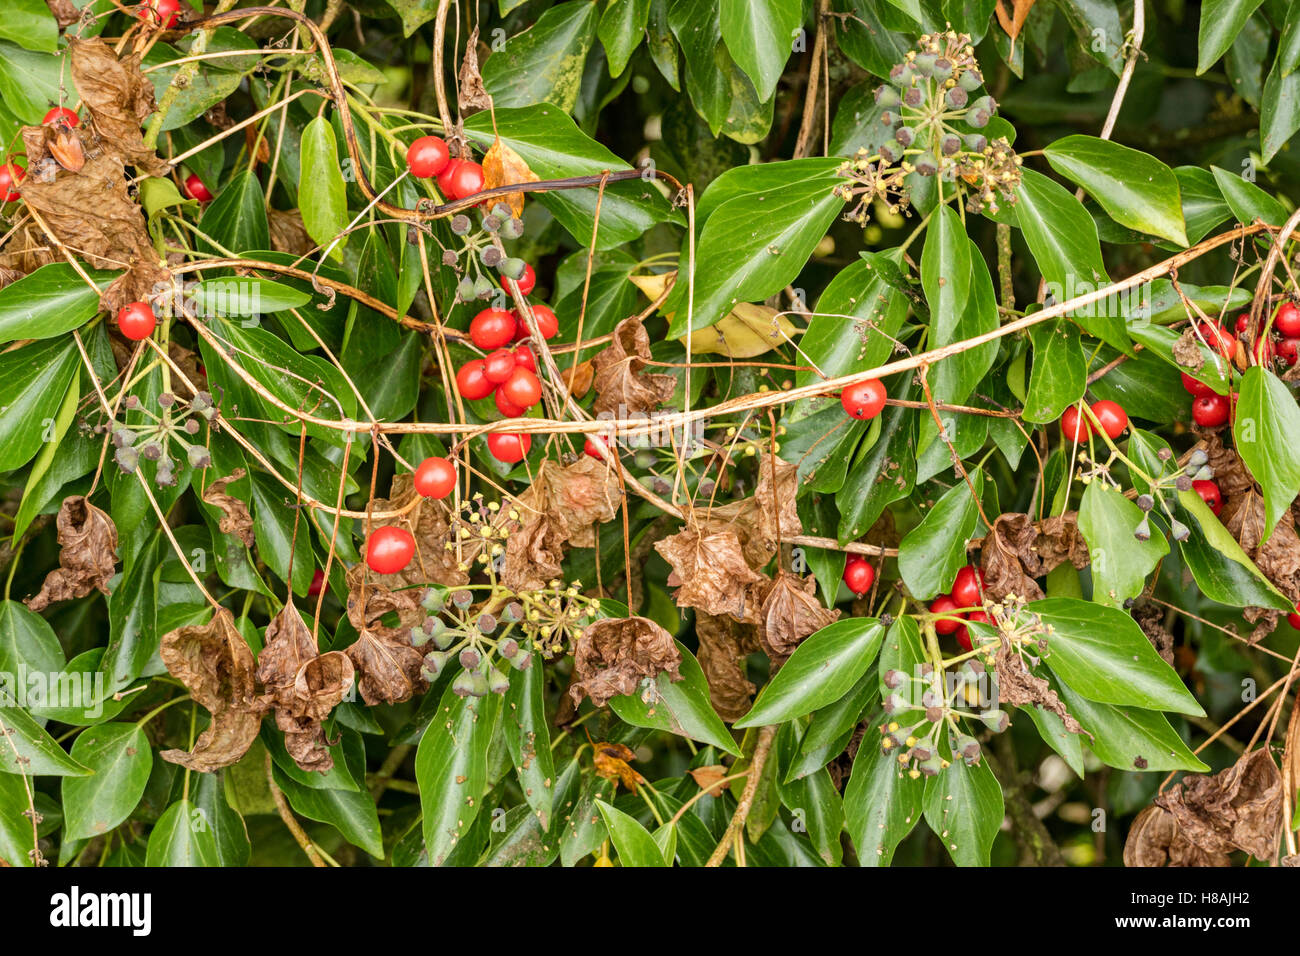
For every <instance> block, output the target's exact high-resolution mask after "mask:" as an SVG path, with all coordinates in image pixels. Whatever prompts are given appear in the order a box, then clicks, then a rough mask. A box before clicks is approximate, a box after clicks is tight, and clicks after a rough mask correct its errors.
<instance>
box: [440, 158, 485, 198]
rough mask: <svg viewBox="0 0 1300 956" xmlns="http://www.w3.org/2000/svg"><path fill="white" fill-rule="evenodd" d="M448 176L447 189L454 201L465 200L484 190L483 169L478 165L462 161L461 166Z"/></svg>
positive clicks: (451, 171)
mask: <svg viewBox="0 0 1300 956" xmlns="http://www.w3.org/2000/svg"><path fill="white" fill-rule="evenodd" d="M446 175H447V189H448V191H449V192H450V194H451V198H452V199H464V198H465V197H467V196H472V195H474V194H475V193H477V192H481V191H482V190H483V167H482V166H480V165H479V164H478V163H475V162H471V161H470V160H462V161H461V164H460V165H459V166H457V167H456V168H455V169H454V170H450V171H449V172H447V173H446ZM440 181H441V180H440Z"/></svg>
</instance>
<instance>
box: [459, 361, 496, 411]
mask: <svg viewBox="0 0 1300 956" xmlns="http://www.w3.org/2000/svg"><path fill="white" fill-rule="evenodd" d="M492 388H493V385H492V383H491V382H490V381H488V377H487V375H486V374H485V373H484V371H483V360H482V359H471V360H470V361H468V362H466V363H465V364H464V365H462V366H461V367H460V371H459V372H457V373H456V391H458V392H460V394H461V396H462V397H463V398H468V399H469V400H470V401H471V402H474V401H478V400H479V399H480V398H487V397H488V396H489V395H491V394H492Z"/></svg>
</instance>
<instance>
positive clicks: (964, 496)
mask: <svg viewBox="0 0 1300 956" xmlns="http://www.w3.org/2000/svg"><path fill="white" fill-rule="evenodd" d="M971 481H972V482H973V483H974V485H975V491H976V492H977V493H979V494H983V491H984V478H983V476H982V475H981V474H980V472H979V471H978V470H976V471H973V472H972V473H971ZM978 519H979V509H978V504H977V502H976V501H975V499H974V498H973V497H972V496H971V489H970V486H969V485H967V484H966V482H965V481H964V480H961V481H958V482H957V483H956V484H954V485H953V486H952V487H951V488H949V489H948V490H947V491H946V492H944V495H943V497H942V498H940V499H939V500H938V501H937V502H935V504H934V507H933V508H931V509H930V511H929V513H928V514H927V515H926V516H925V517H924V518H922V519H921V523H920V524H918V525H917V526H916V527H915V528H913V529H912V530H911V531H909V532H908V533H907V534H906V535H905V536H904V538H903V540H902V541H901V542H899V545H898V573H899V574H900V575H902V577H903V583H904V584H906V585H907V589H908V591H910V592H911V593H912V596H913V597H915V598H916V599H917V600H919V601H928V600H930V598H932V597H934V596H935V595H936V594H943V593H946V592H947V590H948V588H950V587H952V581H953V578H954V577H956V575H957V569H958V568H960V567H961V566H962V565H964V564H965V563H966V542H967V541H969V540H970V537H971V535H972V534H974V532H975V523H976V521H977V520H978Z"/></svg>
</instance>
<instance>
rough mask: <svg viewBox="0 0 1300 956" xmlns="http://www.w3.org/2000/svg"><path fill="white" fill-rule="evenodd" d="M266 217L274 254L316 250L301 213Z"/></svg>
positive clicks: (272, 213)
mask: <svg viewBox="0 0 1300 956" xmlns="http://www.w3.org/2000/svg"><path fill="white" fill-rule="evenodd" d="M249 129H252V127H251V126H250V127H249ZM266 215H267V222H268V223H270V226H271V248H272V249H274V250H275V251H276V252H287V253H290V254H291V255H295V256H305V255H308V254H309V253H310V252H311V251H312V250H313V249H315V248H316V243H315V242H313V241H312V238H311V236H309V235H307V227H306V226H304V225H303V224H302V213H301V212H299V211H298V210H297V209H290V210H288V211H285V210H283V209H268V210H267V211H266Z"/></svg>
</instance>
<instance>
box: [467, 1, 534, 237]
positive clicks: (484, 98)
mask: <svg viewBox="0 0 1300 956" xmlns="http://www.w3.org/2000/svg"><path fill="white" fill-rule="evenodd" d="M456 103H457V105H458V106H459V107H460V115H461V116H462V117H464V116H468V115H469V114H470V113H477V112H478V111H479V110H485V109H488V108H490V107H491V106H492V97H491V96H489V95H488V92H487V90H486V89H484V88H483V76H482V74H481V73H479V66H478V26H477V24H476V25H475V26H474V29H473V30H471V31H470V34H469V39H468V40H467V41H466V42H465V56H464V57H462V58H461V61H460V74H459V76H458V77H457V84H456ZM518 181H519V180H516V182H518ZM515 215H518V213H516V214H515Z"/></svg>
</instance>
